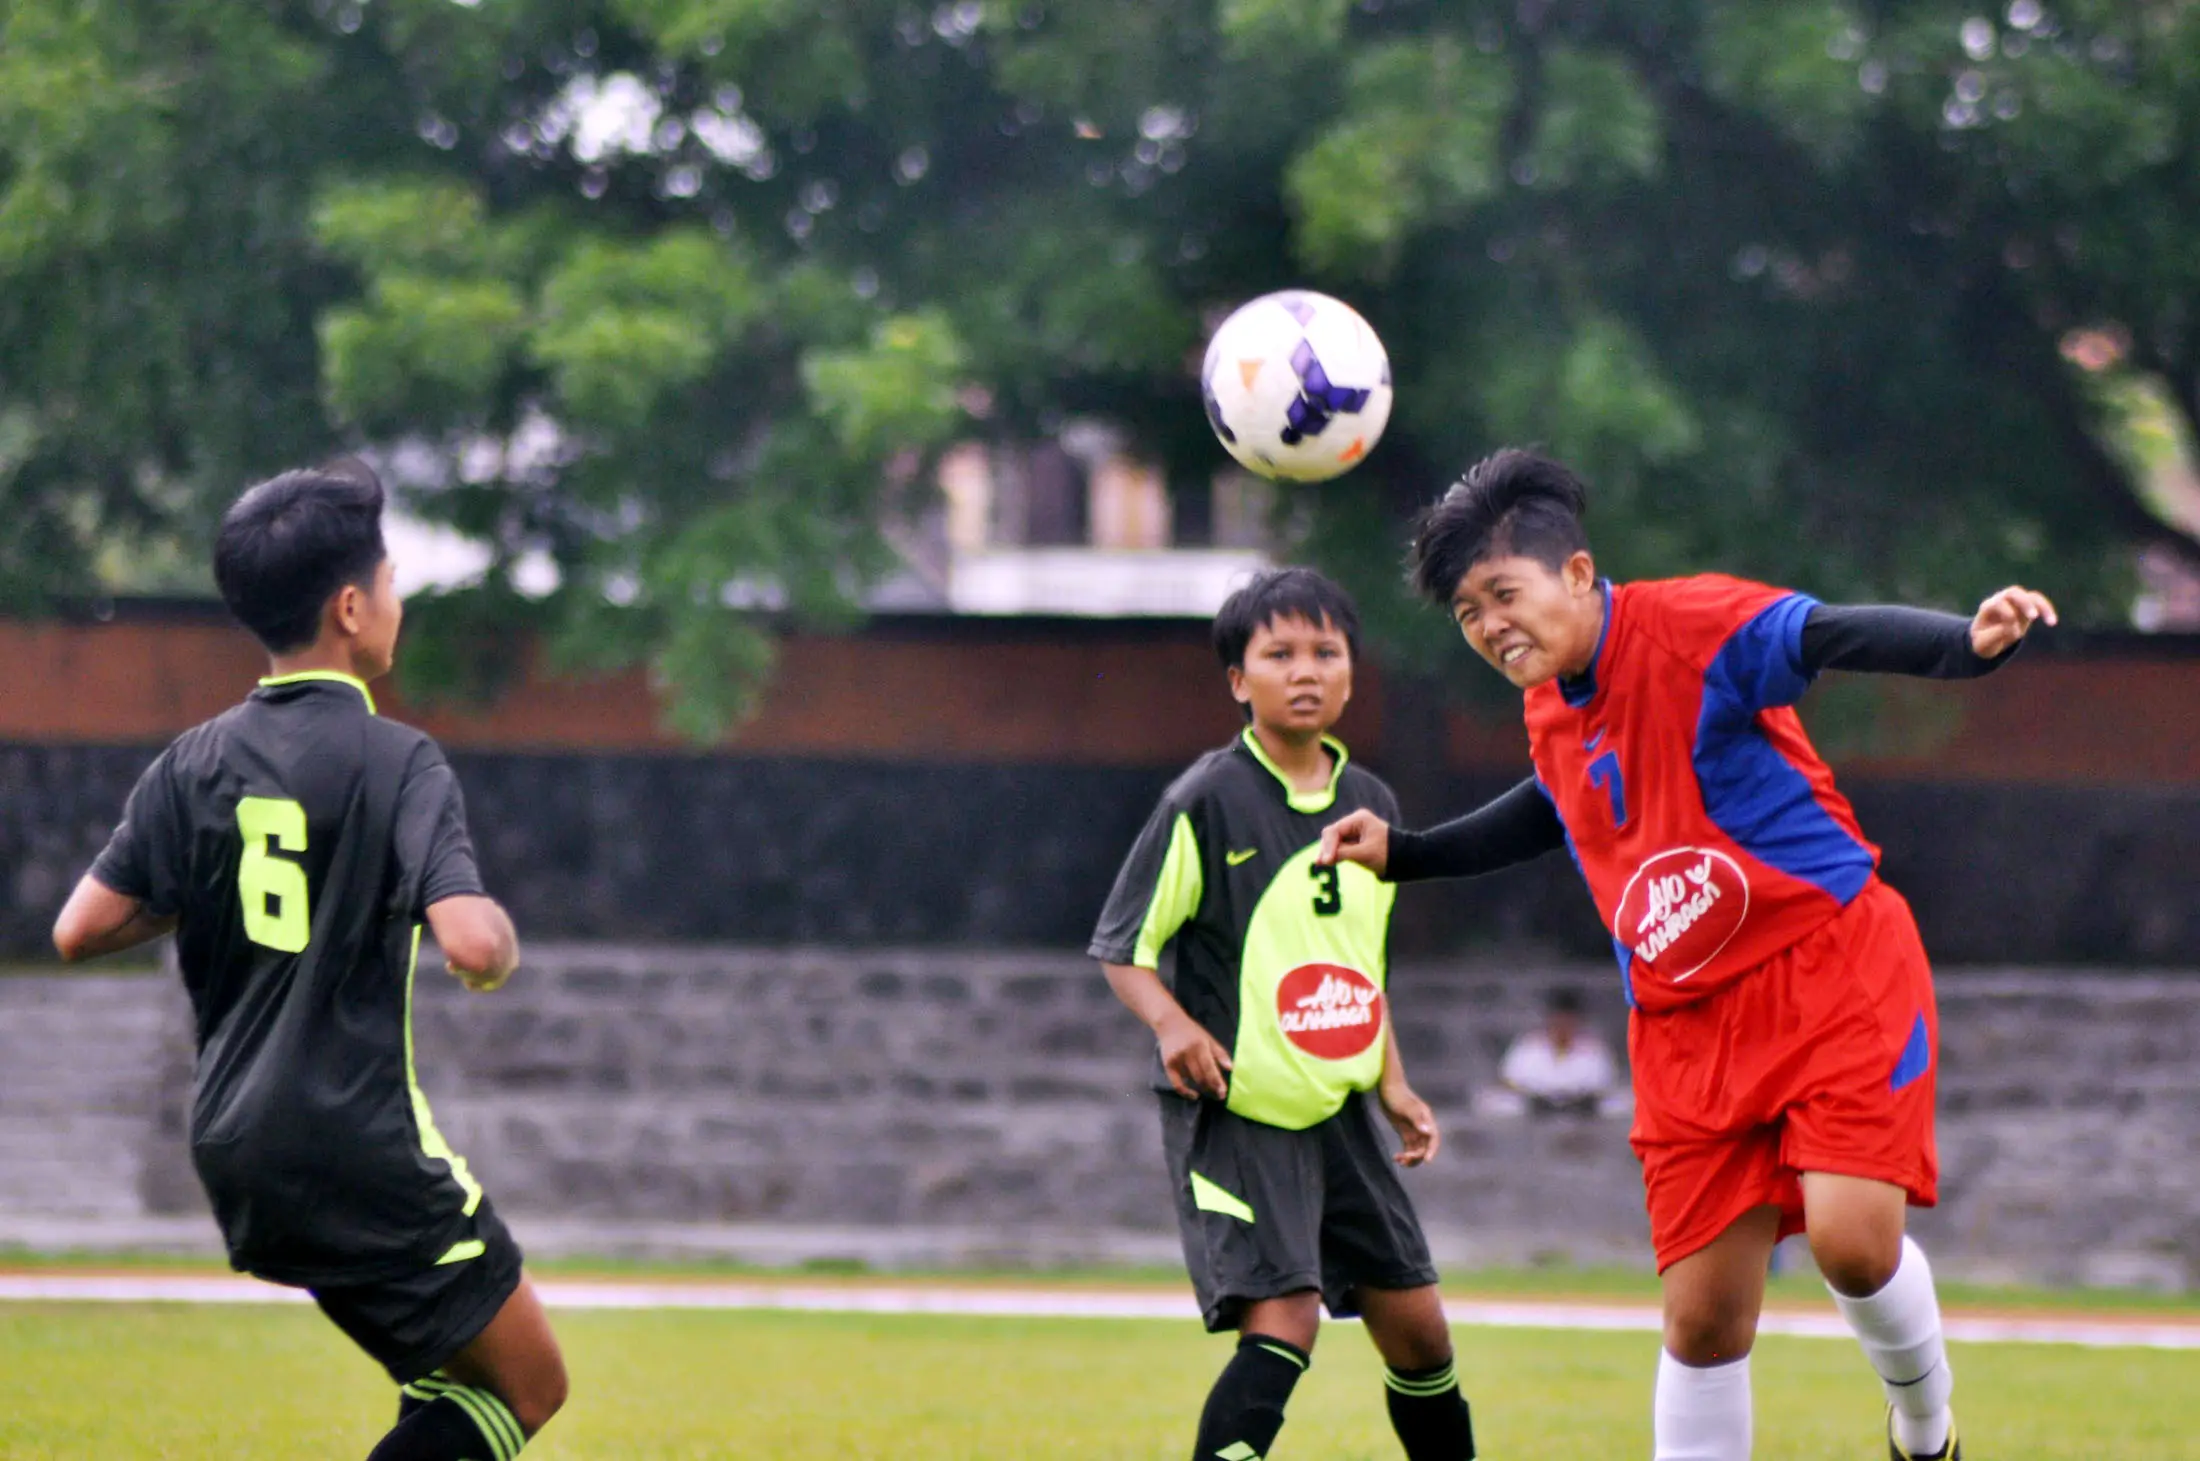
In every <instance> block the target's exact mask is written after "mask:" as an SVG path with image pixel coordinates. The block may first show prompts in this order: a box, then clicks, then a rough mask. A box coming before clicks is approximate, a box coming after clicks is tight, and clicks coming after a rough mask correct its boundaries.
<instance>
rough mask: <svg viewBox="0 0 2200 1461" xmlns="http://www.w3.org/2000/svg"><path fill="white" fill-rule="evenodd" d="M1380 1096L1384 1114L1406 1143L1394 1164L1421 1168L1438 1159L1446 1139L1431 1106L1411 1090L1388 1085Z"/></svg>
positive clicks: (1401, 1139)
mask: <svg viewBox="0 0 2200 1461" xmlns="http://www.w3.org/2000/svg"><path fill="white" fill-rule="evenodd" d="M1376 1094H1377V1095H1378V1096H1379V1097H1380V1098H1381V1100H1382V1103H1383V1114H1384V1115H1385V1116H1387V1117H1389V1118H1390V1124H1391V1126H1392V1127H1393V1128H1394V1129H1395V1130H1396V1131H1397V1133H1398V1139H1399V1140H1400V1141H1402V1142H1404V1143H1405V1145H1404V1146H1403V1147H1401V1148H1400V1149H1399V1151H1398V1155H1397V1156H1396V1157H1395V1158H1393V1160H1394V1161H1396V1162H1397V1163H1398V1165H1399V1166H1401V1167H1418V1166H1420V1165H1422V1164H1423V1163H1424V1162H1426V1161H1428V1160H1429V1158H1431V1157H1433V1156H1435V1155H1436V1152H1437V1149H1438V1148H1439V1147H1441V1146H1442V1145H1443V1144H1444V1136H1443V1133H1442V1132H1440V1131H1438V1130H1437V1129H1436V1113H1435V1112H1433V1111H1431V1110H1429V1108H1428V1102H1426V1101H1424V1100H1422V1099H1421V1098H1420V1097H1419V1096H1416V1095H1415V1094H1414V1093H1413V1089H1412V1087H1410V1086H1403V1085H1396V1086H1394V1085H1385V1086H1383V1087H1382V1089H1381V1090H1379V1091H1378V1092H1377V1093H1376Z"/></svg>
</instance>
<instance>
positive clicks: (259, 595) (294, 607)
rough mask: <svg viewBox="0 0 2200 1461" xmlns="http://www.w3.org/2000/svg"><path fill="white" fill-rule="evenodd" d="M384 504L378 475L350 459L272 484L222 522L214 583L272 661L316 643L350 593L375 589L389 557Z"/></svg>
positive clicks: (252, 493)
mask: <svg viewBox="0 0 2200 1461" xmlns="http://www.w3.org/2000/svg"><path fill="white" fill-rule="evenodd" d="M382 501H383V495H382V484H381V482H380V481H379V480H378V479H377V478H376V477H375V475H374V473H373V471H372V470H370V469H369V468H368V467H367V465H366V464H365V463H364V462H358V461H351V460H346V461H341V462H335V463H332V464H330V465H329V466H326V467H308V468H305V469H303V470H301V471H295V472H285V473H283V474H282V475H281V476H279V477H272V478H270V479H268V480H267V481H265V482H262V483H260V484H259V485H258V486H257V487H252V488H249V489H247V490H246V492H245V494H244V495H243V496H242V497H239V498H238V499H237V500H236V501H235V502H233V503H231V504H230V507H229V511H228V512H226V513H224V514H222V525H221V531H220V533H219V534H217V535H216V537H215V539H214V582H215V584H216V585H218V586H219V587H220V589H221V595H222V602H223V603H225V604H227V605H228V606H229V612H230V613H232V614H234V615H236V616H237V622H239V623H240V624H242V625H244V627H245V628H247V629H249V630H251V631H252V635H253V637H254V638H255V639H257V640H259V641H260V643H261V644H262V645H264V646H266V648H267V651H268V652H269V653H270V654H288V653H290V652H291V651H293V650H298V649H303V648H305V647H306V646H307V645H309V644H311V643H313V641H314V638H315V636H317V635H318V634H319V633H320V630H321V610H322V608H323V607H324V606H325V605H326V604H327V603H328V601H329V596H330V595H331V594H333V593H335V592H336V591H337V590H338V589H340V588H342V587H343V586H344V585H345V584H356V585H358V586H359V587H361V588H367V587H370V586H371V585H372V584H373V582H374V572H375V570H376V569H377V568H379V567H381V566H382V560H383V558H385V557H387V556H388V553H387V550H386V549H385V548H384V547H383V545H382Z"/></svg>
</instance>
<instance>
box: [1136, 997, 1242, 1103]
mask: <svg viewBox="0 0 2200 1461" xmlns="http://www.w3.org/2000/svg"><path fill="white" fill-rule="evenodd" d="M1154 1038H1155V1039H1156V1040H1158V1041H1159V1042H1160V1045H1161V1068H1162V1069H1163V1070H1164V1071H1166V1072H1168V1076H1169V1084H1170V1085H1172V1086H1174V1087H1175V1088H1176V1093H1177V1094H1178V1095H1180V1096H1185V1097H1188V1098H1190V1099H1192V1100H1197V1099H1198V1098H1199V1097H1201V1096H1212V1097H1214V1098H1215V1099H1216V1100H1218V1101H1226V1100H1228V1099H1229V1098H1230V1078H1229V1077H1228V1076H1227V1075H1225V1074H1223V1072H1224V1071H1227V1070H1229V1069H1230V1052H1229V1051H1228V1050H1227V1049H1225V1048H1224V1047H1223V1044H1222V1042H1221V1041H1220V1040H1217V1039H1216V1038H1215V1037H1214V1036H1212V1035H1210V1034H1208V1033H1207V1027H1206V1026H1204V1025H1202V1024H1200V1022H1199V1021H1197V1020H1195V1019H1193V1018H1192V1017H1191V1016H1190V1015H1187V1014H1185V1013H1183V1012H1182V1011H1181V1010H1180V1011H1178V1012H1177V1013H1176V1014H1173V1015H1171V1016H1170V1017H1169V1018H1167V1019H1165V1020H1163V1021H1162V1022H1161V1024H1160V1025H1159V1026H1158V1027H1157V1028H1156V1029H1155V1030H1154Z"/></svg>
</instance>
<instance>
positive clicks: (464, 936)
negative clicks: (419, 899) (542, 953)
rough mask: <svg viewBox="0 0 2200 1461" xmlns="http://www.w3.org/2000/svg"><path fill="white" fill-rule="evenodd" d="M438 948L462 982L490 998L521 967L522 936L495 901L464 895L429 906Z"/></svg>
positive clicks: (475, 895)
mask: <svg viewBox="0 0 2200 1461" xmlns="http://www.w3.org/2000/svg"><path fill="white" fill-rule="evenodd" d="M428 927H429V928H431V929H432V930H434V932H435V942H436V947H438V948H440V949H442V950H443V958H444V962H445V964H446V965H447V966H448V967H449V969H450V971H451V972H452V973H453V974H455V975H457V976H458V979H459V982H460V983H462V984H464V985H465V986H466V987H467V988H468V989H471V990H473V991H474V992H475V993H477V994H486V993H488V992H489V991H490V990H492V989H495V988H497V987H498V986H499V985H501V984H503V983H504V981H505V980H507V979H509V978H511V977H512V971H513V970H514V969H517V968H518V967H519V933H518V931H517V930H516V929H514V928H513V927H512V920H511V917H510V915H508V914H506V913H505V911H504V909H503V907H502V905H500V904H499V903H498V902H497V900H496V899H494V898H485V897H483V896H481V895H480V894H477V893H461V894H458V895H457V896H455V897H450V898H441V899H438V900H437V901H435V902H433V903H430V904H429V905H428Z"/></svg>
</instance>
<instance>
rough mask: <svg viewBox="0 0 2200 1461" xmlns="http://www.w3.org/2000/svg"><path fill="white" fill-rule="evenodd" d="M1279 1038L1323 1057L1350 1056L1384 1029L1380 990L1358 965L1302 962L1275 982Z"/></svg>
mask: <svg viewBox="0 0 2200 1461" xmlns="http://www.w3.org/2000/svg"><path fill="white" fill-rule="evenodd" d="M1276 1023H1277V1024H1278V1025H1281V1026H1282V1027H1283V1034H1284V1038H1285V1039H1287V1040H1289V1041H1290V1042H1291V1043H1292V1044H1293V1045H1296V1046H1298V1047H1299V1049H1301V1050H1303V1051H1305V1052H1306V1053H1307V1054H1308V1055H1312V1056H1317V1057H1319V1058H1320V1059H1322V1060H1350V1059H1351V1058H1352V1057H1353V1056H1355V1055H1358V1054H1359V1053H1360V1052H1361V1051H1363V1050H1365V1049H1367V1047H1368V1046H1370V1045H1373V1044H1374V1043H1375V1041H1376V1038H1377V1037H1378V1036H1380V1035H1381V1034H1382V1033H1383V992H1382V991H1381V990H1380V989H1377V988H1376V987H1375V981H1373V980H1372V979H1369V978H1368V977H1367V976H1366V975H1365V974H1362V973H1361V972H1360V971H1359V970H1357V969H1347V968H1346V967H1345V966H1344V965H1342V964H1301V965H1299V967H1298V968H1296V969H1293V970H1292V971H1291V972H1290V973H1288V974H1286V975H1284V976H1283V980H1282V982H1281V983H1279V984H1277V986H1276Z"/></svg>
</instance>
